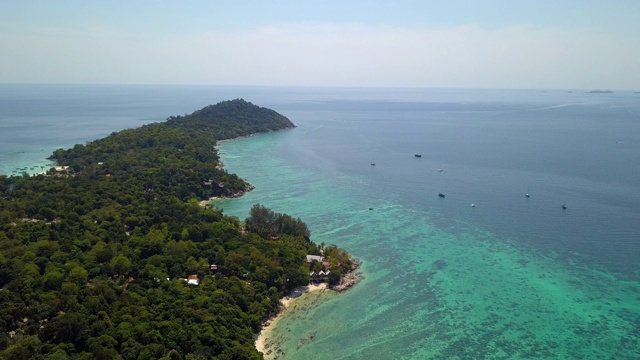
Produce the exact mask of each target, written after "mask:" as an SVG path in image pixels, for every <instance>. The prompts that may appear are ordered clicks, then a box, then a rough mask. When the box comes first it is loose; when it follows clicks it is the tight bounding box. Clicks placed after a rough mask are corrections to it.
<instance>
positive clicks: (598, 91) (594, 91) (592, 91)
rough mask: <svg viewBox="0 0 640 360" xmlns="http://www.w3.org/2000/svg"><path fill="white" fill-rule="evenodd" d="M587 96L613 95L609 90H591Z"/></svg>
mask: <svg viewBox="0 0 640 360" xmlns="http://www.w3.org/2000/svg"><path fill="white" fill-rule="evenodd" d="M587 94H613V91H611V90H591V91H587Z"/></svg>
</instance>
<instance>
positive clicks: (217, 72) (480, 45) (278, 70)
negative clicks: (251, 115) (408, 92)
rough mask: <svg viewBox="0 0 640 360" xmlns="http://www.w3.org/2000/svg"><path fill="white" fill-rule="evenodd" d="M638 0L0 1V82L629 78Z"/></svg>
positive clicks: (605, 83) (638, 37)
mask: <svg viewBox="0 0 640 360" xmlns="http://www.w3.org/2000/svg"><path fill="white" fill-rule="evenodd" d="M639 19H640V1H638V0H608V1H604V0H603V1H596V0H581V1H576V0H563V1H548V0H536V1H513V0H511V1H503V0H482V1H480V0H478V1H472V0H449V1H445V0H442V1H430V0H422V1H412V0H394V1H377V0H368V1H364V0H351V1H350V0H341V1H334V0H308V1H304V0H302V1H301V0H295V1H294V0H269V1H267V0H263V1H254V0H244V1H237V0H234V1H231V0H229V1H227V0H219V1H214V0H212V1H200V0H192V1H162V0H156V1H136V0H130V1H104V0H92V1H84V0H83V1H80V0H74V1H68V0H67V1H66V0H58V1H45V0H40V1H37V0H33V1H32V0H20V1H11V0H0V83H65V84H68V83H90V84H96V83H97V84H203V85H252V86H253V85H256V86H336V87H426V88H443V87H444V88H517V89H630V90H636V91H637V90H640V20H639Z"/></svg>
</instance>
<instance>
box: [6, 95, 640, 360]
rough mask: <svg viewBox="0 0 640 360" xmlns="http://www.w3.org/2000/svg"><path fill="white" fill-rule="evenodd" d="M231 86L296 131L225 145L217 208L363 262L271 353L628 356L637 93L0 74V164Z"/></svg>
mask: <svg viewBox="0 0 640 360" xmlns="http://www.w3.org/2000/svg"><path fill="white" fill-rule="evenodd" d="M234 98H244V99H245V100H247V101H251V102H253V103H254V104H256V105H260V106H265V107H269V108H272V109H274V110H276V111H278V112H280V113H281V114H283V115H285V116H287V117H289V118H290V119H291V120H292V121H293V122H294V123H296V124H297V125H298V127H297V128H296V129H293V130H289V131H283V132H278V133H270V134H264V135H259V136H254V137H251V138H246V139H241V140H237V141H233V142H225V143H223V144H222V145H221V146H220V150H221V152H222V153H223V154H222V157H223V161H224V163H225V166H226V168H227V169H228V170H229V171H231V172H235V173H237V174H238V175H240V176H241V177H243V178H245V179H247V180H248V181H249V182H251V183H252V184H253V185H255V186H256V189H255V190H254V191H252V192H251V193H248V194H246V195H245V196H244V197H242V198H240V199H233V200H228V201H223V202H218V203H217V206H220V207H222V208H223V209H224V211H225V213H227V214H230V215H237V216H239V217H240V218H245V217H246V216H247V214H248V211H249V209H250V207H251V206H252V205H253V204H255V203H261V204H263V205H266V206H268V207H270V208H272V209H274V210H276V211H279V212H286V213H289V214H292V215H294V216H296V217H301V218H302V219H303V220H304V221H305V222H307V224H308V225H309V227H310V229H311V231H312V239H313V240H314V241H316V242H318V243H319V242H325V243H327V244H331V243H335V244H337V245H339V246H341V247H344V248H346V249H347V250H348V251H349V252H350V253H352V254H353V255H354V256H356V257H357V258H358V259H360V260H361V261H362V263H363V267H362V271H363V275H364V280H363V281H362V282H361V283H360V284H358V285H357V286H356V287H354V288H353V289H351V290H349V291H347V292H346V293H343V294H340V295H337V296H336V295H326V296H325V299H324V300H323V301H314V302H310V303H304V302H302V303H299V304H298V305H296V309H294V310H293V311H288V312H287V313H286V314H285V316H284V317H283V318H282V320H281V321H279V322H278V324H277V326H276V327H275V328H274V329H273V331H272V333H271V335H270V336H271V338H270V341H271V342H270V344H271V346H272V349H275V348H276V347H277V348H279V349H280V351H281V353H279V354H280V356H281V358H285V359H326V358H338V359H339V358H343V359H362V358H369V359H390V358H393V359H423V358H438V359H439V358H459V359H471V358H473V359H476V358H487V359H513V358H531V359H541V358H553V359H557V358H575V359H608V358H612V359H625V358H626V359H634V358H640V350H638V349H640V281H639V280H640V271H639V270H638V261H639V259H640V167H639V166H638V164H640V94H635V93H633V92H623V91H616V92H615V93H613V94H590V93H586V92H585V91H578V90H574V91H572V92H568V91H566V90H563V91H560V90H548V91H540V90H459V89H345V88H339V89H332V88H260V87H251V88H248V87H212V86H211V87H209V86H116V85H113V86H107V85H102V86H98V85H95V86H94V85H0V173H4V174H8V175H11V174H12V173H13V174H18V173H21V172H22V171H27V172H31V173H33V172H37V171H40V169H41V168H40V167H41V166H42V167H44V166H49V165H50V164H47V162H46V160H45V159H44V158H45V157H46V156H48V155H49V154H50V153H51V152H52V151H53V150H55V149H56V148H59V147H70V146H72V145H73V144H75V143H84V142H85V141H89V140H93V139H95V138H99V137H103V136H106V135H108V134H109V133H111V132H113V131H117V130H121V129H124V128H131V127H137V126H141V125H143V124H146V123H150V122H156V121H162V120H164V119H165V118H167V117H168V116H170V115H177V114H184V113H190V112H192V111H194V110H196V109H199V108H201V107H204V106H206V105H209V104H214V103H217V102H219V101H221V100H228V99H234ZM415 154H420V155H421V157H420V158H418V157H415V156H414V155H415ZM372 162H373V163H375V164H376V165H375V166H372V165H371V163H372ZM25 167H26V168H27V169H26V170H24V168H25ZM32 168H33V169H32ZM439 169H442V171H438V170H439ZM438 193H443V194H445V197H444V198H440V197H438ZM527 193H528V194H529V195H530V197H525V194H527ZM471 204H474V205H475V206H474V207H472V206H471ZM563 204H564V205H566V209H562V205H563ZM369 208H372V210H369Z"/></svg>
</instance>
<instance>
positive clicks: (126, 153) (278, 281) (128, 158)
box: [0, 99, 350, 359]
mask: <svg viewBox="0 0 640 360" xmlns="http://www.w3.org/2000/svg"><path fill="white" fill-rule="evenodd" d="M293 126H294V125H293V124H292V123H291V122H290V121H289V120H288V119H287V118H286V117H284V116H282V115H280V114H278V113H276V112H275V111H272V110H269V109H266V108H262V107H258V106H255V105H253V104H251V103H248V102H246V101H244V100H241V99H238V100H232V101H224V102H221V103H219V104H216V105H212V106H208V107H205V108H203V109H201V110H198V111H196V112H194V113H192V114H190V115H185V116H176V117H170V118H169V119H167V121H165V122H162V123H155V124H150V125H146V126H143V127H141V128H138V129H131V130H123V131H120V132H117V133H113V134H111V135H110V136H108V137H106V138H103V139H99V140H95V141H92V142H89V143H87V144H86V145H76V146H75V147H73V148H72V149H68V150H62V149H59V150H56V151H55V152H54V153H53V155H52V157H51V158H52V159H53V160H55V161H56V162H58V164H60V165H61V167H60V168H58V169H51V170H49V171H48V172H47V174H46V175H38V176H32V177H30V176H27V175H26V174H25V175H23V176H11V177H7V176H0V287H1V290H0V304H2V306H1V307H0V358H2V359H68V358H70V359H118V358H122V359H158V358H166V359H212V358H213V359H259V358H261V354H260V353H258V352H257V351H256V349H255V348H254V346H253V341H254V338H253V334H254V333H255V332H256V331H257V330H259V328H260V325H261V323H262V321H263V320H264V319H265V318H266V317H267V316H268V315H270V314H272V313H274V312H275V311H277V309H278V307H279V306H280V303H279V299H280V298H281V297H282V296H283V295H284V294H286V293H287V292H289V291H290V290H291V289H293V288H294V287H296V286H299V285H306V284H307V283H308V282H309V265H308V264H307V263H306V262H305V255H306V254H320V252H321V247H320V246H318V245H316V244H315V243H313V242H312V241H311V240H310V231H309V229H308V228H307V226H306V224H305V223H304V222H302V221H301V220H300V219H296V218H293V217H291V216H289V215H286V214H279V213H275V212H273V211H271V210H270V209H268V208H266V207H264V206H262V205H255V206H254V207H253V208H252V209H251V211H250V214H249V217H248V218H247V219H246V221H245V223H246V226H245V225H244V224H243V223H241V222H240V220H239V219H238V218H236V217H229V216H225V215H223V214H222V211H221V210H219V209H216V208H210V207H206V208H203V207H201V206H200V204H199V201H200V200H202V199H208V198H210V197H213V196H218V197H227V196H237V195H238V194H241V193H242V192H244V191H246V190H247V189H248V188H249V187H250V185H249V184H248V183H246V182H245V181H243V180H242V179H240V178H239V177H237V176H236V175H234V174H229V173H227V172H226V171H225V170H224V169H221V168H220V167H219V158H218V154H217V152H216V150H215V148H214V146H215V144H216V142H217V141H219V140H223V139H230V138H235V137H238V136H246V135H250V134H253V133H259V132H267V131H275V130H280V129H286V128H291V127H293ZM324 250H325V252H324V253H325V257H327V258H328V259H329V261H330V262H331V273H332V274H335V275H333V277H332V278H331V279H330V280H331V281H337V280H339V275H340V274H341V273H343V272H345V271H347V269H348V268H349V266H350V259H349V257H348V254H346V252H344V251H343V250H340V249H338V248H337V247H335V246H330V247H327V248H326V249H324ZM212 265H215V266H212ZM315 265H316V266H317V264H315ZM187 277H189V278H191V277H193V278H196V279H198V281H199V282H198V285H197V286H194V285H190V284H189V283H187V282H186V281H185V280H186V279H187Z"/></svg>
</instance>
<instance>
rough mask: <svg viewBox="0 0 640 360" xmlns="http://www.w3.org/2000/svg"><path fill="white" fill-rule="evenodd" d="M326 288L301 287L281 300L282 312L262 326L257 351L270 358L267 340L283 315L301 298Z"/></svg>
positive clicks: (318, 285)
mask: <svg viewBox="0 0 640 360" xmlns="http://www.w3.org/2000/svg"><path fill="white" fill-rule="evenodd" d="M326 288H327V284H326V283H320V284H317V285H315V284H312V285H307V286H300V287H297V288H295V289H294V290H293V291H292V292H291V293H289V295H288V296H287V297H285V298H283V299H280V303H281V304H282V307H281V308H280V311H279V312H278V314H276V316H274V317H273V318H271V319H269V320H268V321H267V322H265V323H264V325H263V326H262V330H260V332H259V333H258V336H257V338H256V349H258V351H259V352H261V353H263V354H264V358H265V359H269V358H270V357H269V356H268V355H269V349H268V346H267V338H268V336H269V331H270V330H271V329H272V328H273V327H274V326H275V324H276V323H277V322H278V320H279V319H280V317H281V315H282V313H283V312H284V311H286V310H287V309H288V308H289V307H290V306H291V305H292V304H294V303H295V301H296V300H298V299H300V297H301V296H303V295H304V294H308V293H311V292H316V291H324V290H325V289H326Z"/></svg>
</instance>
